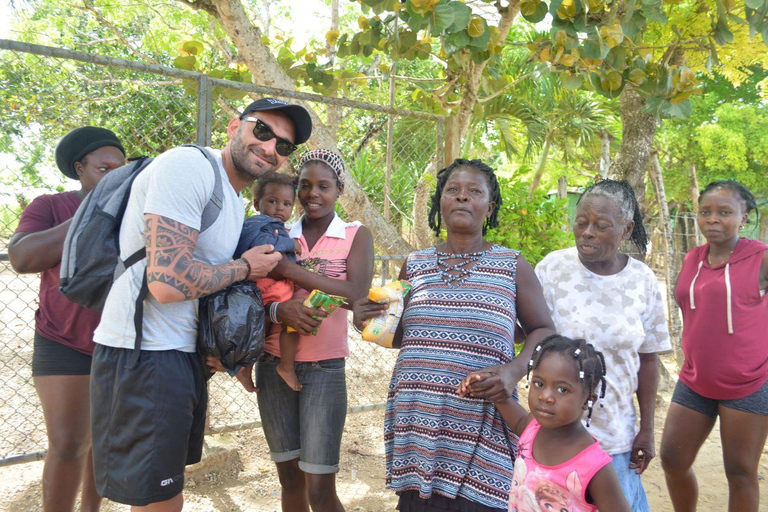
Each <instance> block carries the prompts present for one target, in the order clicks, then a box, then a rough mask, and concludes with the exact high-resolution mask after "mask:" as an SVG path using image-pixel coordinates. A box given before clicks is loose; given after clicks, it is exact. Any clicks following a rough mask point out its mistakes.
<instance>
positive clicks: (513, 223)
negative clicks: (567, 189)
mask: <svg viewBox="0 0 768 512" xmlns="http://www.w3.org/2000/svg"><path fill="white" fill-rule="evenodd" d="M499 186H500V188H501V197H502V199H503V200H504V201H503V204H502V205H501V210H499V227H497V228H496V229H492V230H490V231H488V234H487V235H486V236H485V239H486V240H488V241H490V242H494V243H497V244H499V245H503V246H505V247H509V248H511V249H519V250H520V251H522V253H523V256H525V259H527V260H528V261H529V262H530V263H531V265H533V266H535V265H536V264H537V263H538V262H539V261H541V259H542V258H544V256H546V255H547V254H549V253H550V252H552V251H556V250H558V249H563V248H564V247H568V246H569V245H573V235H572V234H571V231H570V229H569V228H568V225H569V224H568V210H567V204H568V201H567V200H566V199H557V198H556V197H554V196H552V197H549V198H548V197H546V195H545V194H544V193H543V192H539V191H537V192H536V193H535V194H534V196H533V198H532V199H528V184H527V183H519V182H514V181H512V180H510V179H507V178H499Z"/></svg>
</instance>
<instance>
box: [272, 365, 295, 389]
mask: <svg viewBox="0 0 768 512" xmlns="http://www.w3.org/2000/svg"><path fill="white" fill-rule="evenodd" d="M286 366H287V367H286ZM277 374H278V375H280V377H281V378H282V379H283V380H284V381H285V383H286V384H288V386H289V387H290V388H291V389H292V390H294V391H299V390H301V383H300V382H299V377H298V376H297V375H296V370H295V369H294V368H293V365H285V366H284V365H282V364H278V365H277Z"/></svg>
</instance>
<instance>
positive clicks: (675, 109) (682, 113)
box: [666, 100, 693, 119]
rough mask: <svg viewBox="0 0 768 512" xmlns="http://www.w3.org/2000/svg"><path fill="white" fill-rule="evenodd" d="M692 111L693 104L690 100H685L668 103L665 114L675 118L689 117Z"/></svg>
mask: <svg viewBox="0 0 768 512" xmlns="http://www.w3.org/2000/svg"><path fill="white" fill-rule="evenodd" d="M692 112H693V104H691V100H685V101H682V102H680V103H677V104H674V105H673V104H670V105H669V108H667V109H666V114H667V115H668V116H669V117H673V118H675V119H688V118H689V117H691V113H692Z"/></svg>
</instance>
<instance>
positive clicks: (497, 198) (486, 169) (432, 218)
mask: <svg viewBox="0 0 768 512" xmlns="http://www.w3.org/2000/svg"><path fill="white" fill-rule="evenodd" d="M464 167H467V168H470V169H473V170H475V171H478V172H480V173H483V174H485V176H486V177H487V178H488V190H489V191H490V195H491V197H490V200H491V201H493V204H494V207H493V211H492V212H491V215H490V217H488V218H487V219H486V220H485V224H483V236H485V234H486V233H487V232H488V230H489V229H493V228H495V227H496V226H498V225H499V219H498V216H499V208H501V203H502V199H501V189H500V188H499V181H498V180H497V179H496V173H495V171H494V170H493V169H492V168H491V167H490V166H489V165H488V164H485V163H483V161H482V160H480V159H478V160H467V159H465V158H457V159H456V160H454V162H453V163H452V164H451V165H449V166H448V167H446V168H445V169H441V170H440V171H439V172H438V173H437V185H436V186H435V191H434V192H433V193H432V197H430V202H429V227H430V228H432V231H434V232H435V236H440V228H441V227H442V225H443V218H442V216H441V215H440V199H441V198H442V196H443V188H444V187H445V183H446V182H447V181H448V178H449V177H450V176H451V173H453V171H455V170H456V169H460V168H464Z"/></svg>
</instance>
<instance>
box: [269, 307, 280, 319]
mask: <svg viewBox="0 0 768 512" xmlns="http://www.w3.org/2000/svg"><path fill="white" fill-rule="evenodd" d="M279 304H280V303H279V302H273V303H272V304H270V305H269V319H270V320H271V321H272V323H273V324H279V323H280V322H279V321H278V320H277V306H278V305H279Z"/></svg>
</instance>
